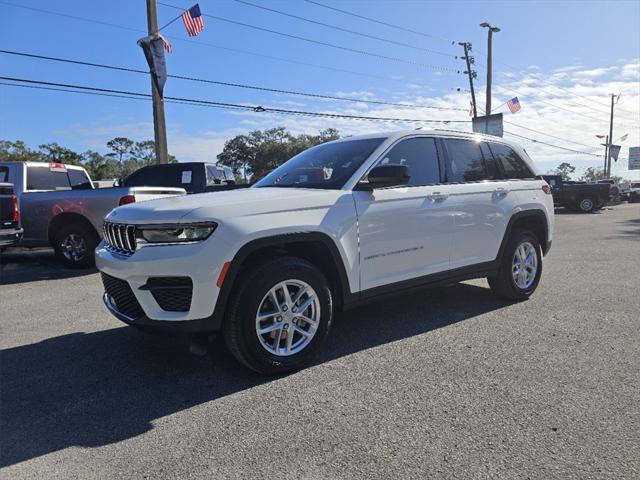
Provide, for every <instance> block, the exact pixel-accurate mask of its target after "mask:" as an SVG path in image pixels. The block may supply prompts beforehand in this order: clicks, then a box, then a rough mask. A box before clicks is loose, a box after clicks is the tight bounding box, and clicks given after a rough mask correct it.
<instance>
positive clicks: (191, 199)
mask: <svg viewBox="0 0 640 480" xmlns="http://www.w3.org/2000/svg"><path fill="white" fill-rule="evenodd" d="M342 195H344V192H342V191H340V190H319V189H312V188H281V187H275V188H271V187H262V188H240V189H238V190H227V191H223V192H211V193H199V194H196V195H182V196H178V197H169V198H162V199H159V200H150V201H147V202H140V203H131V204H129V205H124V206H122V207H118V208H116V209H114V210H112V211H111V212H110V213H109V214H108V215H107V216H106V217H105V219H106V220H109V221H113V222H127V223H129V222H130V223H170V222H180V221H183V222H184V221H206V220H224V219H226V218H235V217H239V216H250V215H261V214H265V213H274V212H282V211H292V210H305V209H315V208H322V207H326V206H329V205H332V204H334V203H335V201H336V200H337V198H338V197H340V196H342Z"/></svg>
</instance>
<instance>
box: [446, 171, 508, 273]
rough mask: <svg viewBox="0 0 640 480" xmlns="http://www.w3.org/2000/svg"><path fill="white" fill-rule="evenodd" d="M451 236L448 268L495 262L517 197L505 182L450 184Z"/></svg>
mask: <svg viewBox="0 0 640 480" xmlns="http://www.w3.org/2000/svg"><path fill="white" fill-rule="evenodd" d="M449 198H450V203H449V205H450V207H451V210H452V212H453V219H454V220H453V221H454V225H455V227H454V228H455V233H454V236H453V245H452V252H451V268H458V267H464V266H467V265H473V264H476V263H482V262H488V261H491V260H495V258H496V256H497V255H498V250H499V248H500V244H501V242H502V238H503V236H504V232H505V231H506V228H507V223H508V222H509V218H510V216H511V211H512V210H513V208H514V206H515V205H516V204H517V195H516V193H515V192H512V191H511V188H510V185H509V182H502V181H488V182H477V183H467V184H457V185H451V195H450V197H449Z"/></svg>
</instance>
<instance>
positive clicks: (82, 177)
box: [67, 169, 93, 190]
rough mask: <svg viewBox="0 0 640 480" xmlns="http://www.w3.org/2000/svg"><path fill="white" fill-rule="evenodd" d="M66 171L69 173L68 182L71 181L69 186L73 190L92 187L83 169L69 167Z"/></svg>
mask: <svg viewBox="0 0 640 480" xmlns="http://www.w3.org/2000/svg"><path fill="white" fill-rule="evenodd" d="M67 173H68V174H69V182H71V188H72V189H73V190H83V189H86V188H88V189H91V188H93V186H92V184H91V180H89V177H88V176H87V173H86V172H85V171H84V170H74V169H69V170H67Z"/></svg>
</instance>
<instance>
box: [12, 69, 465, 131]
mask: <svg viewBox="0 0 640 480" xmlns="http://www.w3.org/2000/svg"><path fill="white" fill-rule="evenodd" d="M0 80H7V81H11V82H20V83H27V84H32V85H44V86H48V87H61V88H69V89H77V90H83V91H90V92H99V93H109V94H116V95H131V96H135V97H141V98H151V95H150V94H146V93H139V92H131V91H127V90H114V89H110V88H99V87H89V86H86V85H73V84H67V83H56V82H46V81H43V80H32V79H24V78H14V77H0ZM164 98H165V100H171V101H177V102H186V103H191V104H194V105H211V106H222V107H232V108H237V109H244V110H251V111H254V112H257V113H262V112H269V113H283V114H292V115H303V116H311V117H325V118H343V119H349V120H375V121H385V122H410V123H445V124H448V123H469V121H468V120H431V119H429V120H422V119H416V118H396V117H373V116H367V115H348V114H342V113H328V112H312V111H304V110H290V109H286V108H274V107H262V106H260V105H242V104H238V103H226V102H216V101H211V100H200V99H193V98H184V97H169V96H165V97H164Z"/></svg>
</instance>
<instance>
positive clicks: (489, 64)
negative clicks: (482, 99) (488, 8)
mask: <svg viewBox="0 0 640 480" xmlns="http://www.w3.org/2000/svg"><path fill="white" fill-rule="evenodd" d="M480 26H481V27H483V28H488V29H489V31H488V34H489V37H488V39H487V108H486V112H485V115H487V116H489V115H491V72H492V69H493V58H492V53H491V50H492V47H493V32H499V31H500V29H499V28H498V27H492V26H491V25H490V24H489V23H488V22H483V23H481V24H480Z"/></svg>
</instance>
